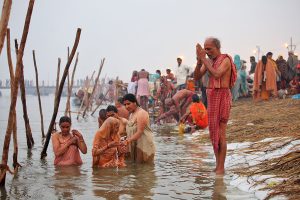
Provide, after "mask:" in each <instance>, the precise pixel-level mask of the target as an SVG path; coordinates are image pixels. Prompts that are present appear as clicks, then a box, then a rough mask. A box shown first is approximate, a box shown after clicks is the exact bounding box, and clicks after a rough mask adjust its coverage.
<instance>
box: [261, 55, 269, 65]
mask: <svg viewBox="0 0 300 200" xmlns="http://www.w3.org/2000/svg"><path fill="white" fill-rule="evenodd" d="M261 61H262V63H263V64H264V65H266V64H267V61H268V59H267V56H262V57H261Z"/></svg>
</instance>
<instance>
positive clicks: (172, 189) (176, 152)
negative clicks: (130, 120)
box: [0, 91, 255, 200]
mask: <svg viewBox="0 0 300 200" xmlns="http://www.w3.org/2000/svg"><path fill="white" fill-rule="evenodd" d="M2 93H3V96H2V97H0V110H1V114H0V127H1V133H0V150H1V153H2V149H3V141H4V135H5V130H6V127H7V119H8V110H9V105H10V97H9V93H8V91H2ZM53 102H54V96H43V97H42V106H43V114H44V124H45V134H46V132H47V130H48V125H49V122H50V119H51V116H52V113H53ZM65 102H66V98H62V99H61V103H60V108H59V113H58V117H57V119H59V117H60V116H62V115H63V113H64V109H65ZM27 108H28V113H29V120H30V125H31V129H32V134H33V138H34V140H35V145H34V147H33V149H32V150H31V151H29V150H27V145H26V137H25V128H24V120H23V116H22V106H21V101H20V99H18V103H17V120H18V143H19V156H18V160H19V163H20V164H21V165H22V166H23V167H22V168H20V170H19V172H18V174H17V175H15V176H13V175H10V174H7V177H6V187H5V188H2V189H1V199H159V200H160V199H255V198H254V196H253V195H251V194H248V193H244V192H242V191H240V190H238V189H237V188H235V187H233V186H231V185H230V184H229V181H230V180H231V175H230V173H229V172H228V173H227V174H226V175H225V176H224V178H222V177H216V176H215V174H214V173H212V170H213V168H214V157H213V151H212V147H211V146H210V144H205V143H204V142H202V141H201V136H202V135H203V134H207V132H205V131H203V132H200V133H199V134H194V135H178V132H177V131H175V130H173V129H172V127H170V126H160V127H153V130H154V136H155V144H156V149H157V152H156V157H155V164H154V166H149V165H135V164H130V163H129V164H128V166H127V167H126V168H119V169H116V168H113V169H92V167H91V165H92V156H91V147H92V142H93V137H94V133H95V131H96V130H97V127H98V124H97V118H96V117H92V116H87V118H86V119H82V118H80V119H79V120H78V121H77V120H76V114H73V115H72V120H73V121H72V128H73V129H78V130H79V131H80V132H81V133H82V134H83V136H84V139H85V141H86V143H87V147H88V153H87V154H85V155H82V156H81V157H82V160H83V165H82V166H79V167H75V166H72V167H61V168H59V167H55V166H54V165H53V160H54V155H53V151H52V144H51V141H50V144H49V147H48V151H47V153H48V156H47V157H46V159H45V160H40V153H41V151H42V147H43V144H42V143H43V141H42V137H41V128H40V116H39V108H38V99H37V97H36V96H30V95H28V96H27ZM77 109H78V108H74V107H72V111H77ZM173 127H174V126H173ZM12 152H13V145H12V140H11V145H10V152H9V165H11V163H12ZM1 155H2V154H1Z"/></svg>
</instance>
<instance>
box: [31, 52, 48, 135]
mask: <svg viewBox="0 0 300 200" xmlns="http://www.w3.org/2000/svg"><path fill="white" fill-rule="evenodd" d="M32 56H33V64H34V70H35V82H36V92H37V95H38V100H39V109H40V116H41V132H42V137H43V138H45V133H44V117H43V110H42V103H41V95H40V89H39V74H38V69H37V64H36V59H35V51H34V50H32Z"/></svg>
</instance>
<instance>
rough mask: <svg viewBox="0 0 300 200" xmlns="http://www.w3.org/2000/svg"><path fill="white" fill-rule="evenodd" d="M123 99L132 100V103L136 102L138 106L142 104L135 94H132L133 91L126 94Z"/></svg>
mask: <svg viewBox="0 0 300 200" xmlns="http://www.w3.org/2000/svg"><path fill="white" fill-rule="evenodd" d="M123 100H124V101H130V102H132V103H136V105H137V106H140V105H139V103H138V101H137V99H136V97H135V95H134V94H131V93H129V94H126V95H125V96H124V97H123Z"/></svg>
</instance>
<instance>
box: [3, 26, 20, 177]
mask: <svg viewBox="0 0 300 200" xmlns="http://www.w3.org/2000/svg"><path fill="white" fill-rule="evenodd" d="M6 50H7V61H8V66H9V75H10V90H11V93H10V94H11V98H12V94H13V83H14V79H15V75H14V67H13V63H12V58H11V48H10V29H9V28H8V29H7V33H6ZM12 123H13V129H12V131H13V143H14V153H13V167H14V169H15V171H18V167H20V166H21V165H20V164H19V163H18V151H19V149H18V138H17V114H16V109H14V110H13V122H12Z"/></svg>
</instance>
